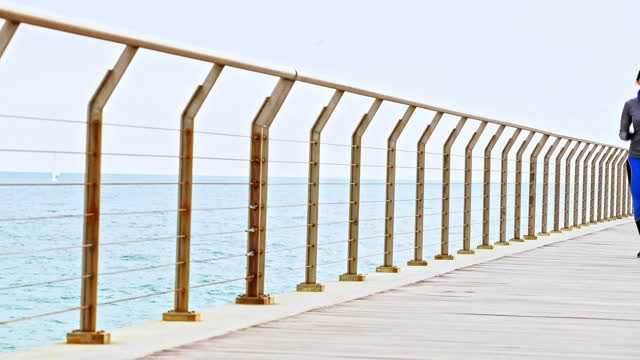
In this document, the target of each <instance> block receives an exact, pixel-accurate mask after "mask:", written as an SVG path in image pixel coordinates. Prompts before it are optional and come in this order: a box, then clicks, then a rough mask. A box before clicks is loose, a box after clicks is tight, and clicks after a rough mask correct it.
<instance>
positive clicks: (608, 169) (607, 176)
mask: <svg viewBox="0 0 640 360" xmlns="http://www.w3.org/2000/svg"><path fill="white" fill-rule="evenodd" d="M617 153H618V150H617V149H616V148H611V152H610V153H609V157H608V158H607V161H606V162H605V164H604V202H603V203H602V205H603V206H602V211H603V213H604V215H603V216H602V222H605V221H610V220H609V192H610V190H609V186H610V182H609V179H610V177H611V176H610V173H611V162H612V161H613V159H615V157H616V155H617Z"/></svg>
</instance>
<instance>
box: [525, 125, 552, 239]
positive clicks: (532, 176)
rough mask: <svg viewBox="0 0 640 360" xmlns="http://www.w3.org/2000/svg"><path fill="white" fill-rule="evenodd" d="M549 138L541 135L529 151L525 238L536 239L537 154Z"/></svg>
mask: <svg viewBox="0 0 640 360" xmlns="http://www.w3.org/2000/svg"><path fill="white" fill-rule="evenodd" d="M547 140H549V135H542V137H541V138H540V141H539V142H538V144H537V145H536V147H535V148H534V149H533V151H532V152H531V156H530V158H529V223H528V231H529V233H528V234H527V235H525V236H524V239H525V240H537V239H538V237H537V236H536V190H537V186H538V180H537V179H536V177H537V176H536V175H537V173H538V155H539V154H540V152H541V151H542V148H543V147H544V145H545V144H546V143H547Z"/></svg>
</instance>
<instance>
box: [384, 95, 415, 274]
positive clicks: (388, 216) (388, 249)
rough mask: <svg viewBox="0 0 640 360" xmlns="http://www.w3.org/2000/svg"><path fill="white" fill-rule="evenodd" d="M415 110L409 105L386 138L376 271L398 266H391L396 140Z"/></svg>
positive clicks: (396, 268) (395, 268)
mask: <svg viewBox="0 0 640 360" xmlns="http://www.w3.org/2000/svg"><path fill="white" fill-rule="evenodd" d="M415 110H416V108H415V107H414V106H409V107H408V108H407V110H406V111H405V113H404V115H403V116H402V118H401V119H400V120H398V123H396V126H395V127H394V128H393V131H392V132H391V135H389V138H388V139H387V185H386V202H385V221H384V239H385V240H384V265H382V266H378V267H377V268H376V272H384V273H397V272H400V268H399V267H397V266H393V240H394V239H393V233H394V226H393V225H394V224H393V222H394V218H393V217H394V210H395V206H394V205H395V204H394V201H395V198H396V196H395V183H396V142H397V141H398V137H400V135H401V134H402V131H403V130H404V128H405V127H406V126H407V123H408V122H409V119H411V116H412V115H413V112H414V111H415Z"/></svg>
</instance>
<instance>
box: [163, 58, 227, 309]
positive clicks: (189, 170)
mask: <svg viewBox="0 0 640 360" xmlns="http://www.w3.org/2000/svg"><path fill="white" fill-rule="evenodd" d="M223 68H224V66H222V65H213V67H212V68H211V71H209V74H208V75H207V77H206V79H205V80H204V82H203V83H202V85H199V86H198V87H197V88H196V91H195V92H194V93H193V96H192V97H191V99H190V100H189V103H188V104H187V106H186V107H185V109H184V111H183V112H182V120H181V124H180V178H179V179H180V180H179V185H178V209H179V211H178V221H177V224H178V226H177V227H178V228H177V232H176V235H177V236H176V264H177V265H176V287H175V288H176V289H179V291H176V293H175V299H174V308H173V310H171V311H168V312H165V313H164V314H162V320H164V321H200V313H197V312H194V311H189V287H190V285H189V272H190V267H191V209H192V201H191V200H192V186H193V132H194V120H195V117H196V115H197V114H198V111H199V110H200V108H201V107H202V104H204V101H205V100H206V99H207V96H209V92H210V91H211V89H212V88H213V85H214V84H215V83H216V81H217V80H218V77H219V76H220V74H221V73H222V69H223Z"/></svg>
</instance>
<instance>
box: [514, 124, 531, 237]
mask: <svg viewBox="0 0 640 360" xmlns="http://www.w3.org/2000/svg"><path fill="white" fill-rule="evenodd" d="M535 134H536V133H535V132H533V131H531V132H529V135H528V136H527V138H526V139H525V140H524V142H523V143H522V145H520V148H519V149H518V152H517V153H516V198H515V209H514V211H513V213H514V215H513V217H514V220H513V239H511V240H509V241H515V242H523V241H524V239H521V238H520V225H521V224H520V214H521V207H522V155H523V154H524V151H525V150H526V149H527V146H528V145H529V143H530V142H531V140H532V139H533V136H534V135H535Z"/></svg>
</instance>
